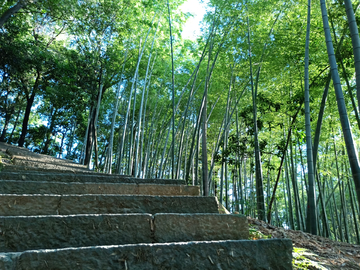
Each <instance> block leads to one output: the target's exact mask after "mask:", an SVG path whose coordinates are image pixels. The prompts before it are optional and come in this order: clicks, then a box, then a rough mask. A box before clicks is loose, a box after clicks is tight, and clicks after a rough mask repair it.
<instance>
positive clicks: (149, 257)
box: [0, 239, 292, 270]
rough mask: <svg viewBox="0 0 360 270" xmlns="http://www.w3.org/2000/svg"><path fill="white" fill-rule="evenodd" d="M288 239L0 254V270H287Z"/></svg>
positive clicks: (289, 266)
mask: <svg viewBox="0 0 360 270" xmlns="http://www.w3.org/2000/svg"><path fill="white" fill-rule="evenodd" d="M291 261H292V244H291V241H290V240H288V239H281V240H278V239H274V240H273V239H271V240H259V241H216V242H188V243H169V244H138V245H125V246H111V247H108V246H103V247H89V248H82V249H64V250H56V251H55V250H54V251H51V250H47V251H36V252H32V251H29V252H24V253H15V254H3V256H1V254H0V269H16V270H25V269H26V270H32V269H36V270H43V269H44V270H45V269H46V270H47V269H57V270H68V269H102V270H111V269H124V270H125V269H126V270H127V269H131V270H144V269H147V270H152V269H156V270H157V269H279V270H280V269H281V270H288V269H292V265H291Z"/></svg>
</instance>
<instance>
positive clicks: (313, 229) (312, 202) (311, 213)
mask: <svg viewBox="0 0 360 270" xmlns="http://www.w3.org/2000/svg"><path fill="white" fill-rule="evenodd" d="M310 20H311V0H309V1H308V17H307V27H306V45H305V79H304V80H305V128H306V150H307V165H308V180H309V187H308V207H307V210H308V215H307V219H308V221H307V224H308V225H309V227H307V228H306V230H307V232H309V233H312V234H314V235H316V234H317V216H316V208H317V207H316V192H315V178H314V163H313V151H312V141H311V123H310V93H309V43H310Z"/></svg>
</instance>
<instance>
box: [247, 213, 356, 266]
mask: <svg viewBox="0 0 360 270" xmlns="http://www.w3.org/2000/svg"><path fill="white" fill-rule="evenodd" d="M248 221H249V225H250V228H252V231H253V234H252V235H253V237H259V238H261V237H265V238H266V236H268V237H270V238H290V239H291V240H292V241H293V245H294V253H293V255H294V261H296V263H295V265H296V266H295V267H294V269H359V270H360V245H352V244H348V243H342V242H336V241H332V240H330V239H328V238H324V237H320V236H315V235H312V234H309V233H304V232H302V231H294V230H285V229H284V228H281V227H275V226H272V225H270V224H268V223H266V222H263V221H260V220H258V219H254V218H251V217H248ZM256 231H257V232H260V233H261V234H263V236H262V235H261V234H258V235H257V232H256ZM303 249H306V250H303Z"/></svg>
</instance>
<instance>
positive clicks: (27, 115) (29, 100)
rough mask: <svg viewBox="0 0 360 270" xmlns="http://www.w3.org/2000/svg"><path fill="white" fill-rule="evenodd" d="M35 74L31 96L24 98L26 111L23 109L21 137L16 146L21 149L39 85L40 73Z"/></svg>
mask: <svg viewBox="0 0 360 270" xmlns="http://www.w3.org/2000/svg"><path fill="white" fill-rule="evenodd" d="M36 73H37V74H36V79H35V83H34V86H33V89H32V92H31V95H30V96H27V97H26V109H25V114H24V119H23V124H22V129H21V135H20V139H19V142H18V145H19V146H20V147H23V146H24V143H25V137H26V134H27V129H28V124H29V118H30V113H31V107H32V105H33V103H34V99H35V95H36V92H37V90H38V88H39V84H40V72H39V71H37V72H36Z"/></svg>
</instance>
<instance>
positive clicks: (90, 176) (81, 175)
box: [0, 170, 185, 185]
mask: <svg viewBox="0 0 360 270" xmlns="http://www.w3.org/2000/svg"><path fill="white" fill-rule="evenodd" d="M0 180H24V181H25V180H26V181H51V182H67V183H69V182H80V183H85V182H92V183H134V184H145V183H147V184H164V185H167V184H169V185H185V181H184V180H172V179H142V178H135V177H130V176H127V175H113V174H103V173H94V172H90V171H89V172H83V171H82V172H75V171H74V172H72V173H69V172H66V173H64V172H59V171H58V170H56V171H54V173H52V172H47V171H18V172H13V171H2V172H0Z"/></svg>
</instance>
